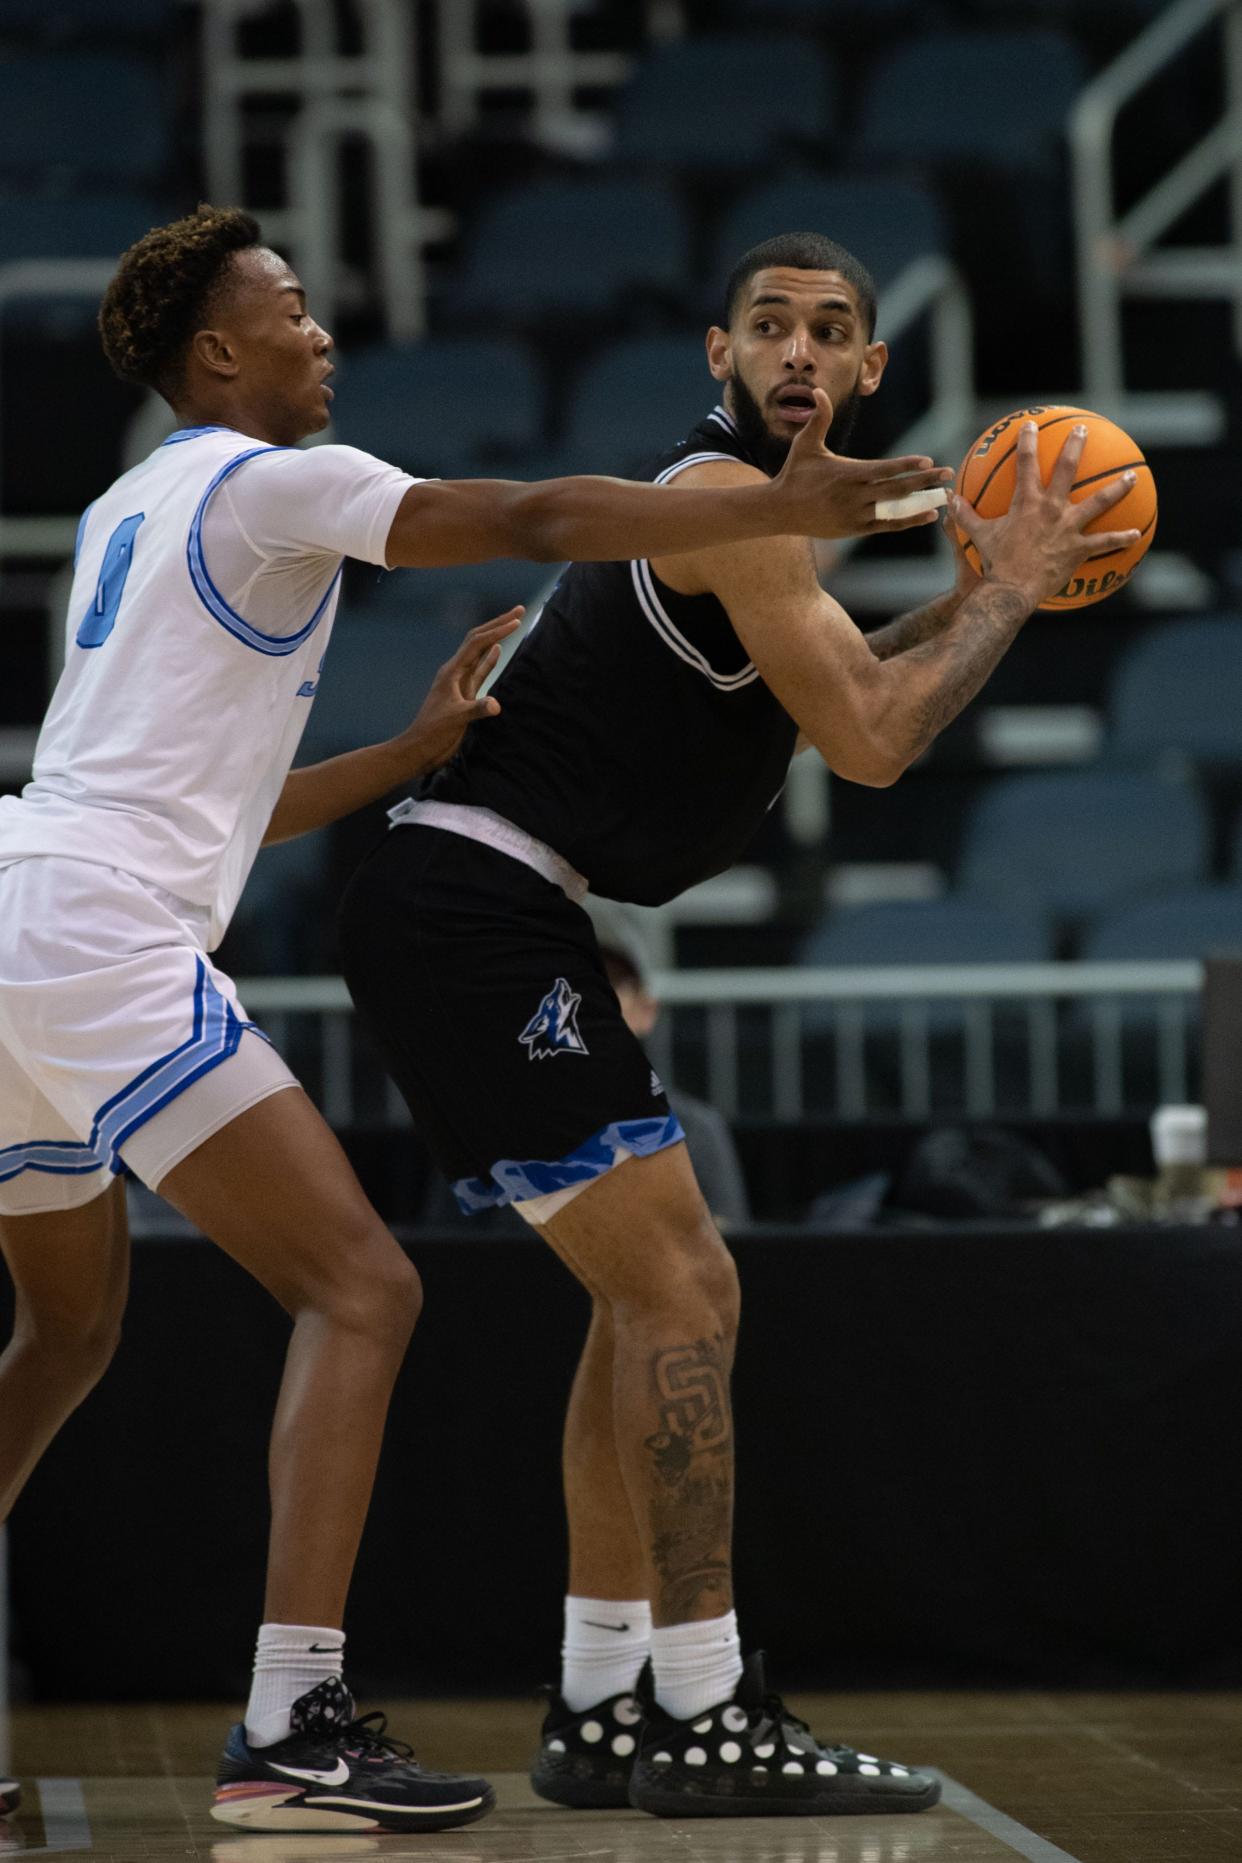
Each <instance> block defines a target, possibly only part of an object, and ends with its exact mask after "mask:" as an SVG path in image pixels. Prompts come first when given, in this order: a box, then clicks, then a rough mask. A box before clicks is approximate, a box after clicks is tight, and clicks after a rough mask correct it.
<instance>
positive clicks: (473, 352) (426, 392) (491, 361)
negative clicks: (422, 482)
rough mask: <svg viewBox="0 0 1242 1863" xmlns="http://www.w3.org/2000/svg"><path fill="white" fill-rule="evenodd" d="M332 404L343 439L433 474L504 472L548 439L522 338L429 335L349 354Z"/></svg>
mask: <svg viewBox="0 0 1242 1863" xmlns="http://www.w3.org/2000/svg"><path fill="white" fill-rule="evenodd" d="M334 387H335V388H336V400H335V403H334V405H333V410H332V413H333V429H334V431H335V434H336V437H337V439H338V440H340V441H342V442H343V443H344V444H345V445H348V446H359V447H362V448H363V450H364V451H365V452H368V453H377V454H379V456H380V458H381V459H389V460H392V461H393V462H394V464H396V465H399V466H404V467H406V469H407V470H408V471H411V472H418V473H422V474H423V475H426V476H432V477H436V478H454V477H458V478H460V477H470V476H474V477H479V476H484V477H487V476H505V475H504V474H503V473H498V472H492V473H490V475H489V472H488V470H487V468H489V467H492V468H499V467H500V466H503V465H505V464H506V462H512V460H513V459H514V457H515V456H516V455H518V454H520V453H522V452H523V451H525V450H527V449H529V448H530V447H532V446H533V445H534V444H535V443H536V442H537V441H538V440H539V439H540V437H541V429H542V419H543V414H542V393H541V388H540V382H539V377H538V374H537V372H536V370H535V366H534V364H533V363H532V361H531V359H530V356H529V355H528V354H527V352H526V351H525V350H524V349H523V348H521V347H520V346H519V345H518V344H516V343H501V342H495V343H493V342H487V341H484V340H482V339H479V340H477V341H476V340H473V339H471V338H456V337H432V338H428V339H427V340H426V341H425V342H421V343H410V344H405V345H400V346H399V345H396V344H385V345H382V346H377V347H375V348H372V349H360V350H357V351H351V352H349V353H347V354H346V355H345V356H344V357H343V358H342V360H341V363H340V367H339V374H338V378H337V381H336V382H335V383H334Z"/></svg>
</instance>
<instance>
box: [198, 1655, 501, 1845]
mask: <svg viewBox="0 0 1242 1863" xmlns="http://www.w3.org/2000/svg"><path fill="white" fill-rule="evenodd" d="M353 1715H354V1699H353V1696H352V1695H351V1694H350V1692H349V1690H348V1689H347V1688H346V1686H345V1684H344V1683H343V1682H340V1681H337V1680H336V1679H335V1678H331V1679H329V1680H328V1681H326V1682H320V1683H319V1684H318V1686H317V1687H315V1688H312V1689H311V1690H310V1691H309V1692H308V1693H307V1694H305V1695H303V1696H302V1697H301V1698H300V1699H299V1700H298V1701H295V1702H294V1704H293V1712H292V1721H293V1731H292V1732H291V1733H290V1734H289V1736H288V1738H287V1739H284V1740H278V1741H276V1743H275V1745H273V1746H270V1747H252V1746H250V1745H248V1743H247V1740H246V1730H245V1728H244V1727H241V1726H238V1727H234V1728H232V1729H231V1730H230V1733H229V1737H228V1740H227V1742H226V1744H225V1748H224V1753H223V1755H222V1756H221V1760H220V1770H219V1772H218V1773H217V1775H216V1780H217V1784H216V1797H215V1803H214V1804H213V1805H212V1808H211V1815H212V1817H213V1818H219V1820H220V1822H221V1823H222V1824H239V1825H241V1826H242V1827H243V1828H244V1829H246V1830H263V1831H446V1830H449V1829H451V1828H452V1826H453V1825H456V1824H473V1823H474V1821H475V1819H476V1818H481V1817H482V1816H483V1815H484V1813H485V1812H488V1811H490V1810H491V1808H492V1806H493V1805H494V1804H495V1802H496V1800H495V1795H494V1794H493V1792H492V1788H491V1786H490V1785H489V1784H488V1783H487V1780H486V1779H475V1778H471V1777H469V1776H467V1777H465V1778H463V1777H460V1776H459V1775H457V1774H456V1773H447V1772H424V1770H423V1768H422V1767H421V1766H419V1765H417V1764H416V1763H415V1760H414V1757H413V1754H412V1753H411V1750H410V1748H409V1747H408V1746H406V1745H405V1743H404V1741H401V1740H393V1739H391V1738H390V1737H389V1736H388V1735H387V1734H386V1733H385V1731H384V1728H385V1724H386V1720H385V1716H384V1715H383V1714H380V1713H374V1714H364V1715H363V1716H362V1718H361V1720H355V1719H354V1718H353Z"/></svg>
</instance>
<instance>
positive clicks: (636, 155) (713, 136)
mask: <svg viewBox="0 0 1242 1863" xmlns="http://www.w3.org/2000/svg"><path fill="white" fill-rule="evenodd" d="M835 129H836V85H835V82H834V81H833V78H832V76H831V75H830V72H829V69H828V65H827V61H826V59H825V57H824V55H823V54H822V53H821V52H820V51H819V49H818V48H817V47H815V46H813V45H810V44H808V42H807V41H806V40H805V39H803V38H799V37H797V36H785V35H778V34H771V33H769V34H766V35H764V36H763V37H759V36H749V35H738V36H736V37H733V36H727V37H720V38H703V39H686V40H682V41H681V42H680V43H678V44H675V45H663V46H660V47H659V48H658V49H657V50H655V51H654V52H652V53H651V55H650V57H649V58H648V59H647V61H646V63H645V64H643V65H642V66H640V68H639V70H638V71H637V72H636V73H635V75H634V77H633V78H632V79H631V80H630V82H629V84H628V85H627V86H626V87H625V89H624V90H623V91H622V92H621V95H620V97H619V99H618V104H617V143H616V152H617V154H618V155H619V156H621V157H622V158H623V159H624V160H628V161H643V162H661V163H665V164H670V165H673V166H682V167H686V168H696V169H711V170H713V171H719V170H720V169H722V168H731V169H750V168H753V167H754V165H755V164H756V163H758V162H764V161H766V160H768V159H769V158H770V157H771V156H772V155H773V154H775V153H778V152H779V151H780V149H781V148H783V147H784V148H788V147H789V145H790V143H791V141H797V140H798V139H802V140H803V141H806V142H809V143H813V144H814V145H815V147H816V148H818V149H822V148H823V147H824V146H825V145H826V144H827V143H829V142H831V141H832V140H833V139H834V137H835Z"/></svg>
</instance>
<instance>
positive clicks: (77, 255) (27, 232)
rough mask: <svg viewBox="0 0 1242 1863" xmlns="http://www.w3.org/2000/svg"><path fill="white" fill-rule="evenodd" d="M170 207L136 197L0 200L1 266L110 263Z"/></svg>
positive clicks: (171, 211) (165, 216)
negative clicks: (54, 261) (40, 261)
mask: <svg viewBox="0 0 1242 1863" xmlns="http://www.w3.org/2000/svg"><path fill="white" fill-rule="evenodd" d="M175 211H176V210H175V208H173V207H171V206H169V205H167V204H165V203H161V202H160V201H158V200H154V199H152V197H151V196H150V195H147V194H138V193H116V194H66V195H37V194H34V195H32V194H6V195H4V196H2V197H0V264H7V263H8V262H9V261H10V260H11V259H65V258H70V259H115V258H119V257H120V255H121V253H122V252H124V250H125V248H126V247H127V246H130V245H132V244H133V242H134V241H135V240H136V239H138V238H140V237H141V236H142V234H143V233H145V232H146V231H147V230H148V228H150V227H153V226H159V225H161V224H162V223H163V222H164V221H166V220H170V219H172V217H173V214H174V212H175Z"/></svg>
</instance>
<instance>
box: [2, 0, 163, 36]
mask: <svg viewBox="0 0 1242 1863" xmlns="http://www.w3.org/2000/svg"><path fill="white" fill-rule="evenodd" d="M182 10H183V0H108V4H107V6H106V8H105V7H103V6H101V5H100V0H4V5H3V7H2V8H0V32H4V33H10V32H14V33H18V32H20V33H29V34H31V35H33V36H37V37H38V38H39V39H41V40H43V41H44V42H53V41H54V42H57V43H62V42H64V41H65V40H70V39H75V38H79V37H88V36H89V37H94V38H98V37H100V36H101V35H105V34H106V36H107V37H108V38H109V39H110V40H112V41H113V42H115V40H116V39H117V37H118V36H123V37H129V36H132V37H134V38H140V39H145V40H148V41H152V40H158V39H160V38H162V37H163V36H164V34H165V33H166V32H167V30H168V28H169V26H170V24H171V23H172V22H173V21H174V20H175V18H176V16H177V14H178V12H180V11H182Z"/></svg>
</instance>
